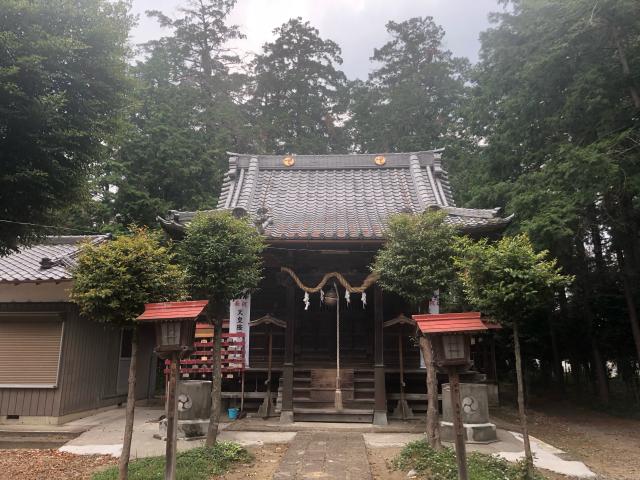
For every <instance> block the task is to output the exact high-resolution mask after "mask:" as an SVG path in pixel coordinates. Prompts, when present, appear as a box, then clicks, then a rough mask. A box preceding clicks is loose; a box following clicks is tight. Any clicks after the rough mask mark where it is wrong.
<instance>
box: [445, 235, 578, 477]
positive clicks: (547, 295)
mask: <svg viewBox="0 0 640 480" xmlns="http://www.w3.org/2000/svg"><path fill="white" fill-rule="evenodd" d="M457 250H458V252H457V254H456V256H455V259H454V261H455V264H456V268H457V269H458V276H459V278H460V280H461V282H462V284H463V287H464V290H465V293H466V295H467V297H468V299H469V301H470V302H471V303H472V304H473V305H474V306H475V307H477V308H478V309H480V310H481V311H482V312H483V313H486V314H488V315H491V316H492V317H493V318H494V319H495V320H497V321H498V322H500V323H501V324H503V325H506V326H510V327H512V329H513V344H514V348H515V362H516V376H517V383H518V412H519V415H520V425H521V427H522V435H523V438H524V451H525V458H526V463H527V468H528V471H529V473H533V455H532V453H531V445H530V443H529V431H528V427H527V415H526V410H525V402H524V382H523V375H522V354H521V350H520V333H519V332H520V328H521V327H522V326H523V325H525V324H527V323H529V322H531V321H532V320H535V318H536V317H537V314H538V312H539V311H540V310H541V309H544V308H548V306H549V305H552V304H553V301H554V294H555V293H556V292H557V291H558V290H559V289H561V288H563V287H564V286H566V284H567V283H568V282H569V280H570V278H569V277H566V276H563V275H562V274H561V273H560V270H559V269H558V268H557V266H556V262H555V260H549V259H548V257H547V252H544V251H543V252H536V251H535V250H534V248H533V245H532V244H531V242H530V241H529V239H528V237H527V236H526V235H518V236H515V237H504V238H502V239H501V240H500V241H498V242H497V243H495V244H491V243H489V242H488V241H486V240H481V241H478V242H473V241H472V240H470V239H469V238H464V239H462V240H460V241H459V242H458V244H457Z"/></svg>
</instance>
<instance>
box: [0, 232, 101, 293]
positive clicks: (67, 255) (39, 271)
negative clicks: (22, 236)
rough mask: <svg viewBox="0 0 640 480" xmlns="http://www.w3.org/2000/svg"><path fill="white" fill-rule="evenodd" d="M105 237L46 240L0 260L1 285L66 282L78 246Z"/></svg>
mask: <svg viewBox="0 0 640 480" xmlns="http://www.w3.org/2000/svg"><path fill="white" fill-rule="evenodd" d="M108 238H109V235H86V236H85V235H78V236H59V237H47V238H46V239H45V240H44V241H43V242H42V243H40V244H37V245H33V246H31V247H23V248H21V249H20V250H19V251H18V252H15V253H12V254H10V255H7V256H5V257H0V283H19V282H46V281H60V280H69V279H71V272H70V270H71V268H73V266H74V265H75V255H76V254H77V253H78V251H79V248H80V244H81V243H82V242H102V241H104V240H106V239H108Z"/></svg>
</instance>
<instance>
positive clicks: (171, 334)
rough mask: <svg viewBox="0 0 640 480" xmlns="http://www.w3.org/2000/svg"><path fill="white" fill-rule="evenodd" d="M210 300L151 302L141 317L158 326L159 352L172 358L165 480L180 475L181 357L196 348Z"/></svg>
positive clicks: (172, 479) (168, 390)
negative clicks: (198, 329)
mask: <svg viewBox="0 0 640 480" xmlns="http://www.w3.org/2000/svg"><path fill="white" fill-rule="evenodd" d="M207 303H208V302H207V301H191V302H165V303H148V304H146V305H145V311H144V313H143V314H142V315H140V316H139V317H138V318H137V321H139V322H144V323H151V324H153V326H154V328H155V336H156V348H155V352H156V354H157V355H158V357H160V358H161V359H169V360H171V365H170V369H169V384H168V386H167V412H166V417H167V445H166V451H165V457H166V459H165V471H164V478H165V480H175V478H176V446H177V402H176V391H177V388H178V377H179V376H180V373H179V372H180V359H181V358H182V357H183V356H184V355H185V354H187V353H188V352H190V351H191V350H192V349H193V342H194V338H195V330H196V322H195V321H196V319H197V318H198V317H199V316H200V315H201V314H202V313H203V311H204V309H205V308H206V306H207Z"/></svg>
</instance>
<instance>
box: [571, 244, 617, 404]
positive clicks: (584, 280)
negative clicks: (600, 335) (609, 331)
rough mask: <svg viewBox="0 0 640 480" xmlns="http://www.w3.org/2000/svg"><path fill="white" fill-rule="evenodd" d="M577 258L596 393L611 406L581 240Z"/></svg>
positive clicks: (577, 247) (587, 267) (591, 291)
mask: <svg viewBox="0 0 640 480" xmlns="http://www.w3.org/2000/svg"><path fill="white" fill-rule="evenodd" d="M575 246H576V256H577V261H578V273H579V275H578V284H579V285H580V290H581V291H580V295H579V296H580V301H581V304H582V308H583V312H584V316H585V320H586V326H587V333H588V335H589V343H590V346H591V366H592V370H593V373H594V375H595V383H596V393H597V395H598V400H599V401H600V403H602V404H603V405H608V404H609V384H608V381H607V380H608V375H607V371H606V368H605V361H604V360H603V358H602V354H601V352H600V347H599V345H598V340H597V337H596V333H595V331H594V326H595V322H594V314H593V310H592V308H591V303H590V300H591V297H592V295H593V289H592V288H591V279H590V276H589V273H590V272H589V266H588V264H587V255H586V252H585V249H584V243H583V242H582V239H581V238H576V239H575Z"/></svg>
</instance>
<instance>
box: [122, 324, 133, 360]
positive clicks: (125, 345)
mask: <svg viewBox="0 0 640 480" xmlns="http://www.w3.org/2000/svg"><path fill="white" fill-rule="evenodd" d="M132 338H133V330H131V329H128V328H123V329H122V334H121V335H120V358H131V339H132Z"/></svg>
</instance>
